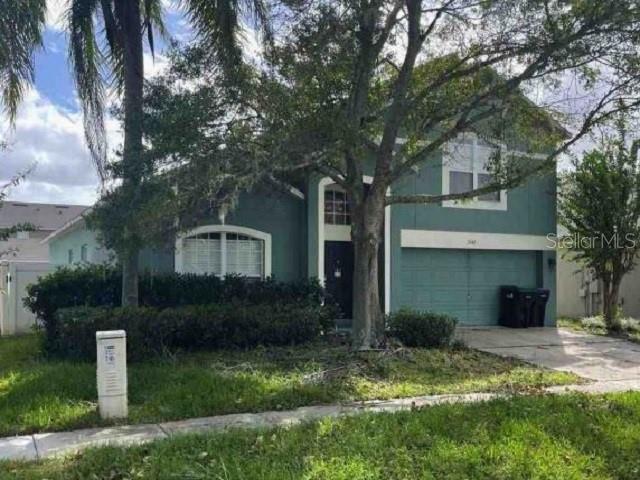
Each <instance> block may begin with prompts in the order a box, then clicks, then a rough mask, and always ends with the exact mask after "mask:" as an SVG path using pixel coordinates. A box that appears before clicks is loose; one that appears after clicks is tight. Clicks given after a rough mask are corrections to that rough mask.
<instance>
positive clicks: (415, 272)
mask: <svg viewBox="0 0 640 480" xmlns="http://www.w3.org/2000/svg"><path fill="white" fill-rule="evenodd" d="M536 265H537V262H536V252H530V251H524V252H523V251H501V250H455V249H423V248H403V249H402V262H401V282H402V285H401V288H400V292H401V295H400V302H401V304H402V306H406V307H411V308H416V309H420V310H431V311H434V312H441V313H448V314H450V315H453V316H455V317H456V318H458V320H459V321H460V322H461V323H465V324H468V325H495V324H496V323H497V322H498V309H499V303H498V289H499V286H500V285H518V286H521V287H535V286H536V284H537V281H536V279H537V274H536V272H537V269H536Z"/></svg>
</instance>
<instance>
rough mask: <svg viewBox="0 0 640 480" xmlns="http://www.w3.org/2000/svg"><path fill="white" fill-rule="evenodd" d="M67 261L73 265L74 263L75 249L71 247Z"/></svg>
mask: <svg viewBox="0 0 640 480" xmlns="http://www.w3.org/2000/svg"><path fill="white" fill-rule="evenodd" d="M67 263H68V264H69V265H71V264H72V263H73V249H72V248H70V249H69V251H68V252H67Z"/></svg>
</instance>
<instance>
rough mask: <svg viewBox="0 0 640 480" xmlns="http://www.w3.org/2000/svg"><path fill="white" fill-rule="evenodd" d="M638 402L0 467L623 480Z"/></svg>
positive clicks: (485, 408) (380, 418) (229, 478)
mask: <svg viewBox="0 0 640 480" xmlns="http://www.w3.org/2000/svg"><path fill="white" fill-rule="evenodd" d="M639 453H640V393H626V394H614V395H609V396H605V397H588V396H583V395H565V396H531V397H516V398H512V399H509V400H496V401H493V402H490V403H484V404H474V405H442V406H438V407H431V408H428V409H424V410H419V411H413V412H402V413H396V414H377V415H376V414H366V415H360V416H357V417H351V418H343V419H327V420H322V421H320V422H316V423H312V424H306V425H302V426H297V427H293V428H290V429H288V430H287V429H277V430H270V431H232V432H229V433H223V434H207V435H189V436H178V437H174V438H172V439H167V440H162V441H158V442H155V443H152V444H148V445H144V446H137V447H130V448H117V447H106V448H99V449H93V450H88V451H86V452H84V453H82V454H80V455H78V456H75V457H70V458H68V459H63V460H60V459H59V460H52V461H45V462H42V463H30V464H21V463H5V464H4V466H3V465H2V464H0V471H2V470H3V467H4V472H5V475H6V478H18V479H36V478H38V479H39V478H48V479H52V480H53V479H61V478H65V479H85V478H93V479H124V478H142V479H167V480H169V479H176V478H184V479H226V480H235V479H237V480H246V479H262V480H282V479H307V480H312V479H313V480H341V479H344V480H361V479H362V480H365V479H366V480H374V479H381V480H383V479H384V480H393V479H418V478H419V479H505V480H506V479H522V480H529V479H554V480H569V479H571V480H583V479H585V480H594V479H620V480H626V479H629V480H632V479H634V480H635V479H637V478H639V477H640V455H639ZM1 476H2V474H0V477H1Z"/></svg>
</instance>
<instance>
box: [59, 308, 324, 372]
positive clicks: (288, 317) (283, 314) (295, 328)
mask: <svg viewBox="0 0 640 480" xmlns="http://www.w3.org/2000/svg"><path fill="white" fill-rule="evenodd" d="M322 309H323V307H322V306H321V305H315V306H312V305H308V304H304V303H299V304H298V303H283V302H279V303H275V302H274V303H269V304H255V305H243V304H237V303H227V304H210V305H194V306H185V307H177V308H166V309H159V308H154V307H122V308H100V307H74V308H63V309H61V310H58V312H57V313H56V320H57V329H56V336H55V339H53V340H51V341H49V342H48V344H47V347H48V348H47V354H48V355H51V356H53V357H56V358H66V359H73V360H85V361H92V360H95V356H96V341H95V333H96V331H99V330H120V329H122V330H125V331H126V332H127V358H128V360H129V361H139V360H142V359H145V358H149V357H154V356H160V355H164V354H173V353H176V352H178V351H197V350H215V349H232V348H252V347H256V346H258V345H265V346H273V345H296V344H299V343H305V342H309V341H311V340H314V339H315V338H316V337H318V335H319V334H320V333H321V329H322V319H323V312H322Z"/></svg>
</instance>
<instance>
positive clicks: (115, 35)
mask: <svg viewBox="0 0 640 480" xmlns="http://www.w3.org/2000/svg"><path fill="white" fill-rule="evenodd" d="M100 5H101V8H100V13H101V14H102V23H103V26H104V36H105V39H106V44H107V50H108V51H107V52H106V54H105V55H106V56H108V63H109V71H110V73H111V82H110V83H111V86H113V87H115V88H116V90H117V91H118V93H121V92H122V88H123V86H124V43H125V41H124V37H123V33H122V28H121V26H120V25H119V24H118V20H117V16H116V15H115V6H114V0H100Z"/></svg>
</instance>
